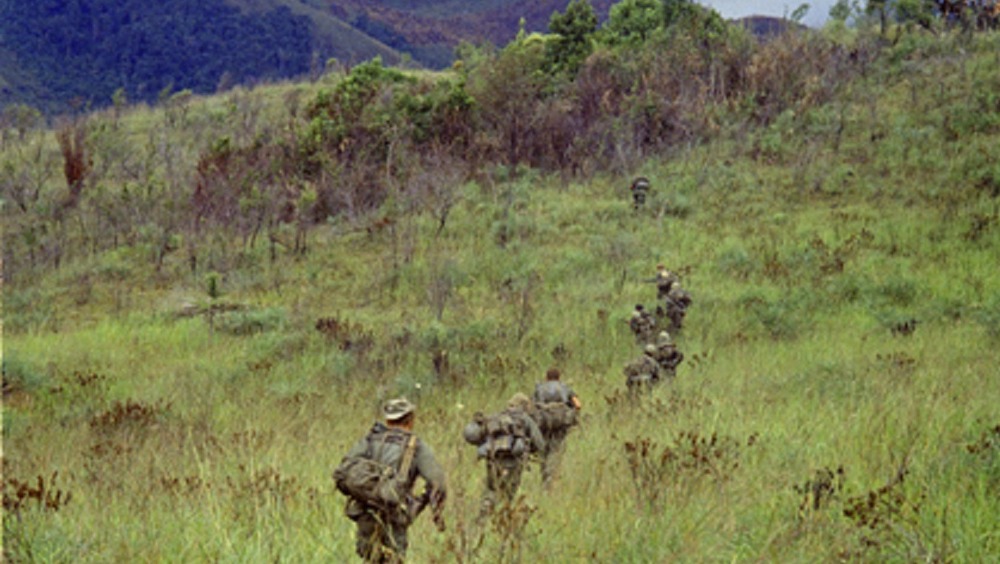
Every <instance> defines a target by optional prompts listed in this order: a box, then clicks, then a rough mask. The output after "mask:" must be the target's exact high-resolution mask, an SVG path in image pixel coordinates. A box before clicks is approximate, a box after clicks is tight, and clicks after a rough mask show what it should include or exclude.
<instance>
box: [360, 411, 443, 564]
mask: <svg viewBox="0 0 1000 564" xmlns="http://www.w3.org/2000/svg"><path fill="white" fill-rule="evenodd" d="M415 409H416V406H414V405H413V404H412V403H410V402H409V401H408V400H406V399H405V398H399V399H394V400H390V401H389V402H387V403H386V404H385V406H384V407H383V410H382V413H383V417H384V420H385V421H384V423H382V422H379V423H375V425H374V426H373V427H372V428H371V430H370V431H369V432H368V434H367V435H365V437H364V438H362V439H361V440H359V441H358V442H357V443H356V444H355V445H354V446H353V447H352V448H351V450H350V451H349V452H348V453H347V456H345V457H344V459H345V460H347V459H349V458H353V457H361V458H366V459H369V460H375V461H377V462H380V463H381V464H384V465H385V466H387V467H390V468H393V469H396V470H397V471H399V469H400V468H401V467H404V466H405V467H406V468H405V469H404V470H403V473H402V474H401V476H400V479H401V484H400V486H399V487H400V488H401V490H402V493H403V495H404V499H405V503H406V507H405V508H404V511H403V512H402V514H401V515H400V514H398V513H397V514H389V513H387V512H386V511H383V510H380V509H378V508H375V507H372V506H370V505H367V504H366V503H364V502H362V501H360V500H358V499H356V498H353V497H352V498H349V499H348V502H347V508H346V510H345V512H346V514H347V516H348V518H350V519H351V520H352V521H354V522H355V523H356V524H357V527H358V530H357V541H356V543H357V544H356V550H357V553H358V556H360V557H361V558H362V559H364V561H365V562H379V563H390V562H391V563H397V562H402V561H403V560H404V558H405V556H406V548H407V546H408V541H407V537H406V531H407V529H408V528H409V526H410V524H411V523H412V522H413V520H414V519H415V518H416V517H417V515H418V514H419V513H420V512H421V511H422V510H423V508H424V507H425V506H427V505H430V506H431V510H432V513H433V516H434V524H435V525H436V526H437V527H438V530H443V529H444V521H443V519H442V513H441V511H442V509H443V505H444V499H445V491H446V490H445V473H444V470H443V469H442V468H441V466H440V464H438V462H437V460H435V458H434V454H433V453H432V452H431V449H430V447H428V446H427V445H426V444H425V443H424V442H423V441H421V440H420V439H418V438H417V437H416V436H415V435H414V434H413V425H414V418H415ZM408 448H409V449H410V450H411V452H410V453H409V455H410V460H406V458H407V449H408ZM407 462H409V464H407ZM418 476H419V477H421V478H423V480H424V482H425V483H426V488H425V490H424V492H423V494H422V495H421V496H420V497H417V498H414V497H413V496H412V495H411V492H412V490H413V486H414V484H415V482H416V479H417V477H418Z"/></svg>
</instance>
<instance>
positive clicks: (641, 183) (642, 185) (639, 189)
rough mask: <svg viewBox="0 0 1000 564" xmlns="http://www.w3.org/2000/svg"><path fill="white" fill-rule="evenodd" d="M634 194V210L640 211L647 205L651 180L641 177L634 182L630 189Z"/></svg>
mask: <svg viewBox="0 0 1000 564" xmlns="http://www.w3.org/2000/svg"><path fill="white" fill-rule="evenodd" d="M629 190H631V192H632V209H634V210H638V209H639V208H641V207H642V206H644V205H645V204H646V196H647V195H648V194H649V179H648V178H646V177H644V176H640V177H638V178H636V179H635V180H633V181H632V185H631V186H630V187H629Z"/></svg>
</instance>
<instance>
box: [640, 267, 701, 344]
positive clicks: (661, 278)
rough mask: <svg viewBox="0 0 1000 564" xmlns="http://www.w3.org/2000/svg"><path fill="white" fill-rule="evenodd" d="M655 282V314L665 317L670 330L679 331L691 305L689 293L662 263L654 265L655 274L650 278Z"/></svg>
mask: <svg viewBox="0 0 1000 564" xmlns="http://www.w3.org/2000/svg"><path fill="white" fill-rule="evenodd" d="M650 282H655V283H656V301H657V302H658V303H659V304H660V305H657V306H656V313H657V316H658V317H660V318H663V317H666V318H667V320H668V321H669V323H668V324H667V327H668V328H669V329H670V331H674V332H676V331H680V330H681V328H682V327H683V326H684V317H685V316H686V315H687V309H688V307H690V305H691V294H690V293H688V291H687V290H685V289H684V288H682V287H681V283H680V279H678V278H677V275H676V274H675V273H673V272H670V271H669V270H667V268H666V267H665V266H663V265H662V264H658V265H656V276H655V277H654V278H653V279H652V280H650Z"/></svg>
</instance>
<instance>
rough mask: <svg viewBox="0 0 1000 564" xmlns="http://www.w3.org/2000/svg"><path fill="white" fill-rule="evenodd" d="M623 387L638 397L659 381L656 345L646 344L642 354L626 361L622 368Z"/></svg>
mask: <svg viewBox="0 0 1000 564" xmlns="http://www.w3.org/2000/svg"><path fill="white" fill-rule="evenodd" d="M622 372H623V373H624V374H625V387H626V388H627V389H628V391H629V395H631V396H632V397H638V396H639V395H640V394H642V393H644V392H648V391H650V390H652V389H653V386H655V385H656V384H658V383H659V382H660V375H661V374H660V372H661V370H660V365H659V364H658V363H657V362H656V345H654V344H652V343H650V344H648V345H646V346H645V347H644V348H643V350H642V354H641V355H640V356H639V357H637V358H635V359H633V360H632V361H630V362H628V363H627V364H626V365H625V368H624V369H623V370H622Z"/></svg>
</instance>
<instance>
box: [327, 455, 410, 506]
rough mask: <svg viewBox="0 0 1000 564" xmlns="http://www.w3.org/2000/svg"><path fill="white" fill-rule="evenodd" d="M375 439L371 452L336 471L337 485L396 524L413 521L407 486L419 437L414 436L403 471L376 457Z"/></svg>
mask: <svg viewBox="0 0 1000 564" xmlns="http://www.w3.org/2000/svg"><path fill="white" fill-rule="evenodd" d="M371 443H372V438H371V437H370V436H369V438H368V448H367V450H366V451H365V452H364V453H363V454H362V455H359V456H348V457H345V458H344V460H343V461H341V463H340V465H339V466H337V468H336V469H335V470H334V471H333V481H334V483H336V485H337V489H338V490H340V492H341V493H343V494H344V495H346V496H348V497H350V498H353V499H355V500H357V501H359V502H361V503H362V504H364V505H366V506H368V507H371V508H374V509H376V510H378V511H379V512H381V513H383V514H384V515H386V516H388V518H389V519H390V520H391V521H393V522H395V523H401V524H405V523H407V522H408V521H409V511H408V509H409V508H408V500H407V495H408V493H409V492H407V491H406V482H407V480H408V478H409V474H410V466H411V465H412V464H413V457H414V454H415V453H416V449H417V437H416V436H415V435H410V436H409V438H408V439H407V441H406V446H405V450H404V451H403V455H402V459H401V460H400V463H399V467H398V468H397V467H394V466H392V465H389V464H386V463H384V462H381V461H379V460H376V459H375V458H374V457H373V453H372V444H371Z"/></svg>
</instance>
